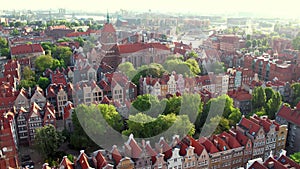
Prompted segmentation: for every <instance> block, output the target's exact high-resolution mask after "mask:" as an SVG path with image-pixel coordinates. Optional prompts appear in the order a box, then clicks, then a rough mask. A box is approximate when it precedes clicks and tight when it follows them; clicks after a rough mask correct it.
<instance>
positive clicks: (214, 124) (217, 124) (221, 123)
mask: <svg viewBox="0 0 300 169" xmlns="http://www.w3.org/2000/svg"><path fill="white" fill-rule="evenodd" d="M204 128H205V131H214V132H213V134H220V133H222V132H223V131H228V130H229V129H230V126H229V121H228V120H227V119H225V118H224V117H221V116H215V117H212V118H211V119H210V121H209V123H206V124H205V125H204ZM203 134H204V136H209V135H208V134H210V133H209V132H204V133H203Z"/></svg>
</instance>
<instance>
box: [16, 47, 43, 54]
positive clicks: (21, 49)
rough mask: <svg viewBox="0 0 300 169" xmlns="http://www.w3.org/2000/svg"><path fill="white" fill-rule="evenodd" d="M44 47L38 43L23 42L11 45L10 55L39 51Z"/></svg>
mask: <svg viewBox="0 0 300 169" xmlns="http://www.w3.org/2000/svg"><path fill="white" fill-rule="evenodd" d="M41 52H44V49H43V48H42V46H41V45H40V44H24V45H18V46H13V47H11V54H12V55H20V54H30V53H41Z"/></svg>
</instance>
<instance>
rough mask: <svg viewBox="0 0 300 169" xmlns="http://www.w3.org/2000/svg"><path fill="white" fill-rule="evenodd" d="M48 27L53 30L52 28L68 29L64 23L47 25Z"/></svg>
mask: <svg viewBox="0 0 300 169" xmlns="http://www.w3.org/2000/svg"><path fill="white" fill-rule="evenodd" d="M48 29H50V30H53V29H69V28H68V27H66V25H55V26H49V27H48Z"/></svg>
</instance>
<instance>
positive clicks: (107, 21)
mask: <svg viewBox="0 0 300 169" xmlns="http://www.w3.org/2000/svg"><path fill="white" fill-rule="evenodd" d="M106 23H109V14H108V11H107V13H106Z"/></svg>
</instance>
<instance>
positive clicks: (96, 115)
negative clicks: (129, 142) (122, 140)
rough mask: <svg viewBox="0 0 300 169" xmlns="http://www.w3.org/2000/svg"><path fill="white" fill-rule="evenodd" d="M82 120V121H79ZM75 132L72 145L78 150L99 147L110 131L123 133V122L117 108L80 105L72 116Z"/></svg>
mask: <svg viewBox="0 0 300 169" xmlns="http://www.w3.org/2000/svg"><path fill="white" fill-rule="evenodd" d="M79 119H80V120H79ZM72 121H73V125H74V132H73V133H72V135H71V139H70V143H71V145H73V146H74V147H75V148H76V149H82V148H88V147H98V146H97V145H96V144H95V142H96V143H97V144H98V145H100V144H101V138H105V134H106V133H107V132H108V131H110V130H112V129H113V130H115V131H118V132H121V130H122V128H123V121H122V117H121V116H120V114H119V113H118V112H117V111H116V109H115V107H114V106H112V105H107V104H99V105H95V104H91V105H89V106H88V105H83V104H81V105H78V106H77V107H76V109H75V111H74V113H73V114H72Z"/></svg>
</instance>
